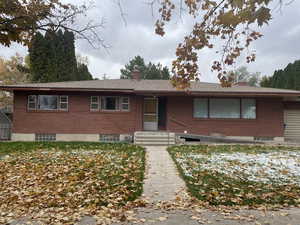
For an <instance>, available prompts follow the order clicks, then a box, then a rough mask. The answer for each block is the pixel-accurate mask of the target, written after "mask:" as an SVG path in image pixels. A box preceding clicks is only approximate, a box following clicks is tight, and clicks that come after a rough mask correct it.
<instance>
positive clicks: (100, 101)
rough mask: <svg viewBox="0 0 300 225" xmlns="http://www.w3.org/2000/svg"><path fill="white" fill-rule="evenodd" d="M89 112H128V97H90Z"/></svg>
mask: <svg viewBox="0 0 300 225" xmlns="http://www.w3.org/2000/svg"><path fill="white" fill-rule="evenodd" d="M90 108H91V111H98V110H103V111H129V110H130V99H129V97H119V96H102V97H101V96H91V106H90Z"/></svg>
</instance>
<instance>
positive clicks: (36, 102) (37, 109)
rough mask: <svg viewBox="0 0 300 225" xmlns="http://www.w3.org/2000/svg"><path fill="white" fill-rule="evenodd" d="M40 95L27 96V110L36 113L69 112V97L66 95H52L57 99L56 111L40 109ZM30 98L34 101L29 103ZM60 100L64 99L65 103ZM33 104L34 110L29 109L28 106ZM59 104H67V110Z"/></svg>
mask: <svg viewBox="0 0 300 225" xmlns="http://www.w3.org/2000/svg"><path fill="white" fill-rule="evenodd" d="M39 96H40V95H28V97H27V98H28V99H27V110H36V111H68V110H69V96H68V95H52V96H56V97H57V109H40V104H39ZM30 97H34V101H30ZM62 98H66V101H62ZM31 103H34V104H35V108H30V106H29V105H30V104H31ZM61 104H67V108H66V109H64V108H62V107H61Z"/></svg>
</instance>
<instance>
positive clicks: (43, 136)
mask: <svg viewBox="0 0 300 225" xmlns="http://www.w3.org/2000/svg"><path fill="white" fill-rule="evenodd" d="M35 140H36V141H56V134H35Z"/></svg>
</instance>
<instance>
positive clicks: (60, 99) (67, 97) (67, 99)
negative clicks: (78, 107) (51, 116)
mask: <svg viewBox="0 0 300 225" xmlns="http://www.w3.org/2000/svg"><path fill="white" fill-rule="evenodd" d="M62 98H66V101H62ZM62 104H67V108H65V109H64V108H62V107H61V105H62ZM59 109H60V110H62V111H68V110H69V96H67V95H60V96H59Z"/></svg>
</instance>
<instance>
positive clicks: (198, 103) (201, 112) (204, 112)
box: [194, 98, 208, 118]
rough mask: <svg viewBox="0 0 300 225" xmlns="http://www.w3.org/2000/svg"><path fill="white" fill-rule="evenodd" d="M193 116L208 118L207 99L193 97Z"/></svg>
mask: <svg viewBox="0 0 300 225" xmlns="http://www.w3.org/2000/svg"><path fill="white" fill-rule="evenodd" d="M194 117H195V118H208V99H207V98H195V99H194Z"/></svg>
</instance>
